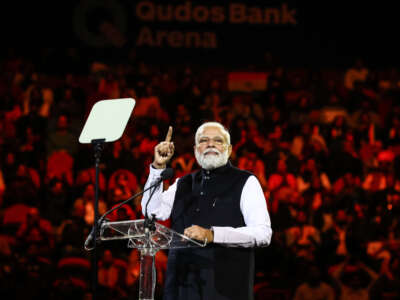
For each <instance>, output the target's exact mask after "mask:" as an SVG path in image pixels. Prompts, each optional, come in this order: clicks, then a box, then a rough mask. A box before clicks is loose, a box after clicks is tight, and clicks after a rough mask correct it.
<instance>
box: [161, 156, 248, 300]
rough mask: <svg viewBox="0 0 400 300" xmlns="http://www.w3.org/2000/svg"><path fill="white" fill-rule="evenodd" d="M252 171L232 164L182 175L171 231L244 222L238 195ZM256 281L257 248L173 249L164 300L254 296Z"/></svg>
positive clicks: (238, 299) (225, 299) (243, 299)
mask: <svg viewBox="0 0 400 300" xmlns="http://www.w3.org/2000/svg"><path fill="white" fill-rule="evenodd" d="M250 175H251V173H248V172H246V171H242V170H239V169H237V168H235V167H232V165H231V164H230V163H228V164H227V165H225V166H223V167H220V168H217V169H215V170H211V171H207V170H200V171H197V172H195V173H192V174H189V175H186V176H184V177H182V178H181V179H180V180H179V181H178V186H177V190H176V195H175V201H174V206H173V208H172V212H171V227H172V229H174V230H175V231H177V232H179V233H182V234H183V231H184V229H185V228H187V227H190V226H192V225H199V226H201V227H204V228H210V227H211V226H228V227H242V226H245V223H244V220H243V215H242V213H241V210H240V198H241V194H242V190H243V186H244V184H245V183H246V181H247V179H248V178H249V176H250ZM253 281H254V251H253V249H249V248H239V247H238V248H234V247H225V246H221V245H217V244H209V245H207V246H206V247H205V248H189V249H176V250H170V252H169V255H168V268H167V277H166V280H165V290H164V300H172V299H173V300H201V299H202V300H251V299H253Z"/></svg>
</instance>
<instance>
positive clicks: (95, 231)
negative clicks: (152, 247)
mask: <svg viewBox="0 0 400 300" xmlns="http://www.w3.org/2000/svg"><path fill="white" fill-rule="evenodd" d="M166 170H167V169H166ZM164 172H165V171H163V172H162V173H161V177H160V178H158V179H157V180H156V182H155V183H153V184H151V185H150V186H149V187H148V188H146V189H144V190H143V191H141V192H139V193H137V194H135V195H133V196H131V197H129V198H128V199H127V200H124V201H123V202H121V203H120V204H118V205H116V206H114V207H113V208H111V209H110V210H108V211H106V212H105V213H104V214H103V215H102V216H101V217H100V218H99V219H98V220H97V221H96V220H95V221H96V222H95V224H94V225H93V228H92V231H91V232H90V234H89V236H88V237H87V238H86V241H85V249H86V250H88V251H90V250H94V251H96V244H97V242H98V241H97V237H98V235H99V231H100V229H101V225H102V223H103V222H104V220H106V217H107V216H108V215H109V214H110V213H112V212H113V211H115V210H117V209H119V208H120V207H121V206H123V205H125V204H127V203H128V202H129V201H132V200H133V199H134V198H136V197H138V196H140V195H142V194H144V193H145V192H147V191H148V190H150V189H152V188H154V189H153V190H152V191H151V193H150V196H149V199H148V200H147V203H146V208H145V223H144V224H145V227H146V228H147V229H149V230H155V224H154V221H155V214H152V218H149V217H148V213H147V207H148V205H149V202H150V200H151V197H152V196H153V194H154V192H155V191H156V186H158V185H159V184H161V182H162V181H163V180H165V179H168V178H170V177H172V172H169V173H168V172H167V173H164ZM93 239H94V244H93V247H90V246H89V244H90V242H91V241H92V240H93Z"/></svg>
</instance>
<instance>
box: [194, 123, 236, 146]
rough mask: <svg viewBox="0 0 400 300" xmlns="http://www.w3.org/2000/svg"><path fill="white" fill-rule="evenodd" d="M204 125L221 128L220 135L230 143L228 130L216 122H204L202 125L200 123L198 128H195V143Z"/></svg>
mask: <svg viewBox="0 0 400 300" xmlns="http://www.w3.org/2000/svg"><path fill="white" fill-rule="evenodd" d="M206 127H218V128H219V129H221V132H222V135H223V136H224V138H225V139H226V142H227V144H228V145H230V144H231V135H230V134H229V131H228V130H227V129H226V128H225V127H224V125H222V124H221V123H218V122H206V123H204V124H202V125H200V127H199V128H197V131H196V135H195V142H196V145H197V144H198V143H199V139H200V135H201V134H202V133H203V131H204V129H205V128H206Z"/></svg>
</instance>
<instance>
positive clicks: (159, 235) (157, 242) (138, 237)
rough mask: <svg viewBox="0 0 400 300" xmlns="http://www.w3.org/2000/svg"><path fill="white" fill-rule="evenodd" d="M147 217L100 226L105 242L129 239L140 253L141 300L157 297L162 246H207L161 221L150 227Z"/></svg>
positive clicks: (101, 236)
mask: <svg viewBox="0 0 400 300" xmlns="http://www.w3.org/2000/svg"><path fill="white" fill-rule="evenodd" d="M145 223H146V221H145V220H130V221H118V222H109V221H104V222H103V223H102V224H101V227H100V234H99V239H100V240H102V241H110V240H124V239H126V240H128V247H129V248H136V249H138V250H139V252H140V277H139V300H153V299H154V291H155V287H156V280H157V278H156V268H155V259H154V258H155V255H156V253H157V251H158V250H160V249H176V248H190V247H204V246H205V244H203V243H199V242H198V241H195V240H192V239H190V238H188V237H186V236H184V235H182V234H180V233H178V232H176V231H174V230H172V229H170V228H168V227H165V226H163V225H161V224H159V223H157V222H155V223H154V226H150V228H149V226H146V224H145Z"/></svg>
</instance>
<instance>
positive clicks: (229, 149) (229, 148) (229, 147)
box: [228, 145, 232, 157]
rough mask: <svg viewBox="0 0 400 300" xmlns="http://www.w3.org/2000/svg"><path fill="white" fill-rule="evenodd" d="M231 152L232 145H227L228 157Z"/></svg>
mask: <svg viewBox="0 0 400 300" xmlns="http://www.w3.org/2000/svg"><path fill="white" fill-rule="evenodd" d="M231 154H232V145H229V146H228V157H230V156H231Z"/></svg>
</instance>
